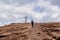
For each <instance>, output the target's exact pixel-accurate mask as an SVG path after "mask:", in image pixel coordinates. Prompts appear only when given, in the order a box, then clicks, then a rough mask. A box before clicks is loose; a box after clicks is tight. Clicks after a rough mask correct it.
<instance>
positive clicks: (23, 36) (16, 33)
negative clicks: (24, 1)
mask: <svg viewBox="0 0 60 40" xmlns="http://www.w3.org/2000/svg"><path fill="white" fill-rule="evenodd" d="M0 40H60V23H35V24H34V27H33V28H32V26H31V24H30V23H13V24H10V25H5V26H4V27H0Z"/></svg>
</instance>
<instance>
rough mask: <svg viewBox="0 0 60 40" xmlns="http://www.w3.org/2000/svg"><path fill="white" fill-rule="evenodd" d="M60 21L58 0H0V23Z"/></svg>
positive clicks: (59, 1)
mask: <svg viewBox="0 0 60 40" xmlns="http://www.w3.org/2000/svg"><path fill="white" fill-rule="evenodd" d="M25 16H27V17H28V22H30V20H31V19H33V20H34V21H35V22H60V0H0V25H5V24H10V23H14V22H24V20H25V19H24V17H25Z"/></svg>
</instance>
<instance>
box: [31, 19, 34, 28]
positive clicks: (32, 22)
mask: <svg viewBox="0 0 60 40" xmlns="http://www.w3.org/2000/svg"><path fill="white" fill-rule="evenodd" d="M31 25H32V28H33V27H34V21H33V20H31Z"/></svg>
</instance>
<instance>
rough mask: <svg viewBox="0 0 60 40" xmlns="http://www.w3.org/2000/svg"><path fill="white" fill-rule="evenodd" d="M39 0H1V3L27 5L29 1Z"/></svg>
mask: <svg viewBox="0 0 60 40" xmlns="http://www.w3.org/2000/svg"><path fill="white" fill-rule="evenodd" d="M36 1H37V0H0V2H1V3H4V4H7V5H17V6H20V5H25V4H28V3H33V2H36Z"/></svg>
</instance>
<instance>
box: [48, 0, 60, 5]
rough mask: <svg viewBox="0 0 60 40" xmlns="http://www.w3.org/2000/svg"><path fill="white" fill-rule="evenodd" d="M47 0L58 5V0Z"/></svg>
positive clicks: (59, 1)
mask: <svg viewBox="0 0 60 40" xmlns="http://www.w3.org/2000/svg"><path fill="white" fill-rule="evenodd" d="M48 1H50V2H51V4H52V5H58V6H60V0H48Z"/></svg>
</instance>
